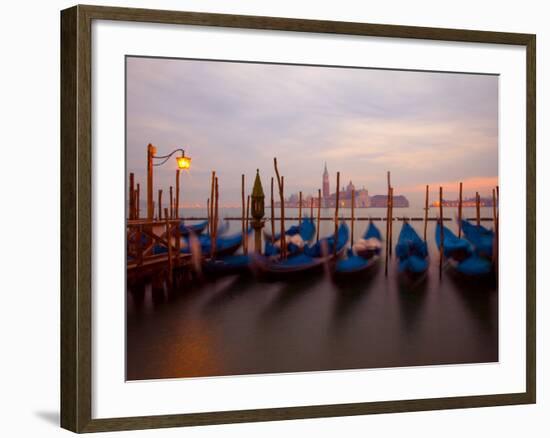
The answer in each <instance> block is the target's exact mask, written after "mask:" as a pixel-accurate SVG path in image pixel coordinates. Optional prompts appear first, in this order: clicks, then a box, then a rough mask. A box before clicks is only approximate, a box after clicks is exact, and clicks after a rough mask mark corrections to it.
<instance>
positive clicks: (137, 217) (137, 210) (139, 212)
mask: <svg viewBox="0 0 550 438" xmlns="http://www.w3.org/2000/svg"><path fill="white" fill-rule="evenodd" d="M139 198H140V187H139V183H137V185H136V207H135V208H136V217H135V218H136V219H139V217H140V216H141V208H140V205H139V204H140V202H141V200H140V199H139Z"/></svg>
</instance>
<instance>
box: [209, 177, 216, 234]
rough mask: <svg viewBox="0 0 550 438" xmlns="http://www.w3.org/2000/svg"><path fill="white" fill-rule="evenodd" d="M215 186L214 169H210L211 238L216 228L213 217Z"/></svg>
mask: <svg viewBox="0 0 550 438" xmlns="http://www.w3.org/2000/svg"><path fill="white" fill-rule="evenodd" d="M215 187H216V171H215V170H213V171H212V177H211V181H210V220H211V222H212V223H211V224H210V238H212V236H213V235H214V233H215V232H216V231H215V229H216V222H215V218H214V203H215V202H216V200H215V199H214V190H215Z"/></svg>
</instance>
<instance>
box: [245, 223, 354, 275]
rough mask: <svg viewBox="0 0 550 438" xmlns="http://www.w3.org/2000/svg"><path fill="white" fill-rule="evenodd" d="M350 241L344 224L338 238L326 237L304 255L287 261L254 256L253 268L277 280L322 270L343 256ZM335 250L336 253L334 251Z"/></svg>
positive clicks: (339, 228) (341, 225) (309, 248)
mask: <svg viewBox="0 0 550 438" xmlns="http://www.w3.org/2000/svg"><path fill="white" fill-rule="evenodd" d="M348 239H349V229H348V226H347V225H346V224H345V223H342V224H340V226H339V227H338V232H337V235H336V238H335V236H334V235H332V236H329V237H324V238H323V239H321V240H319V241H318V242H316V243H315V244H314V245H312V246H306V247H305V248H304V251H303V252H302V253H300V254H297V255H292V256H290V257H288V258H286V259H278V258H274V257H266V256H261V255H258V254H256V255H254V256H253V259H252V266H253V269H254V270H255V271H256V272H257V273H259V274H261V275H264V276H266V277H269V278H272V279H277V280H284V279H286V278H289V277H293V276H297V275H300V274H303V273H310V272H312V271H316V270H321V269H322V267H323V266H324V265H325V264H328V263H329V262H330V261H331V260H334V259H335V258H337V257H338V256H339V255H341V254H342V252H343V251H344V250H345V248H346V244H347V242H348ZM335 248H336V251H334V249H335Z"/></svg>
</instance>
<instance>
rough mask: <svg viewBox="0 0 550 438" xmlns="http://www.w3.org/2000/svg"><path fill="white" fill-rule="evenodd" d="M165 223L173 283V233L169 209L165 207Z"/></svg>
mask: <svg viewBox="0 0 550 438" xmlns="http://www.w3.org/2000/svg"><path fill="white" fill-rule="evenodd" d="M164 225H165V227H166V243H167V246H168V283H169V284H172V270H173V267H174V265H173V261H172V235H171V234H172V233H170V220H169V219H168V209H167V208H165V209H164Z"/></svg>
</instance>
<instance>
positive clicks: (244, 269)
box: [202, 254, 251, 276]
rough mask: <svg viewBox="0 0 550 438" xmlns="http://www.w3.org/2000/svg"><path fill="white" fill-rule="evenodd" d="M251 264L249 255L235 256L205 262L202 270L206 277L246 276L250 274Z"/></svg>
mask: <svg viewBox="0 0 550 438" xmlns="http://www.w3.org/2000/svg"><path fill="white" fill-rule="evenodd" d="M250 264H251V258H250V256H249V255H245V254H235V255H229V256H225V257H220V258H214V259H208V260H205V262H204V263H203V267H202V269H203V272H204V273H205V274H206V275H212V276H223V275H235V274H245V273H248V272H250Z"/></svg>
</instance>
